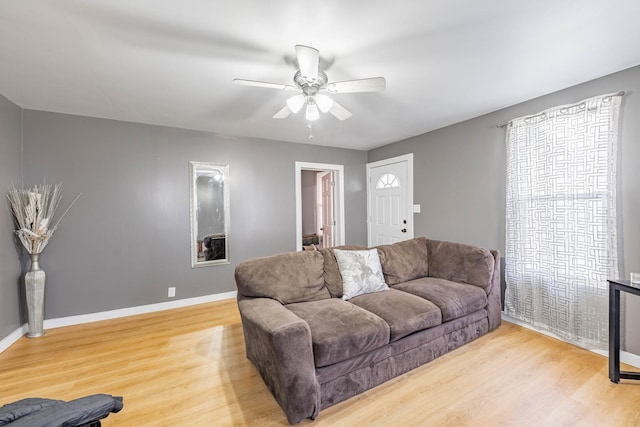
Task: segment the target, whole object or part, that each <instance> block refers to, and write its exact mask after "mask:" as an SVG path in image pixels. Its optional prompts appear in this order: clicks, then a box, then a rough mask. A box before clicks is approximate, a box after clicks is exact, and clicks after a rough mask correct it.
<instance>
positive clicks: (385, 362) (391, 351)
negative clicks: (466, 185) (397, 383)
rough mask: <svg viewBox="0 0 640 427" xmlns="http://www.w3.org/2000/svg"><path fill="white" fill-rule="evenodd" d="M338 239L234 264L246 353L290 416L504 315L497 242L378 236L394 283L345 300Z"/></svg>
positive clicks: (309, 413)
mask: <svg viewBox="0 0 640 427" xmlns="http://www.w3.org/2000/svg"><path fill="white" fill-rule="evenodd" d="M334 249H335V248H330V249H323V250H321V251H304V252H292V253H284V254H279V255H275V256H270V257H265V258H256V259H251V260H247V261H244V262H242V263H240V264H238V266H237V267H236V272H235V277H236V284H237V287H238V307H239V310H240V315H241V318H242V327H243V331H244V337H245V344H246V351H247V357H248V358H249V360H251V361H252V362H253V363H254V364H255V366H256V367H257V368H258V370H259V372H260V374H261V375H262V378H263V379H264V381H265V383H266V384H267V386H268V387H269V389H270V390H271V393H272V394H273V396H274V397H275V399H276V401H277V402H278V404H279V405H280V406H281V407H282V409H283V411H284V412H285V414H286V416H287V419H288V421H289V422H290V423H291V424H295V423H297V422H299V421H301V420H303V419H305V418H312V419H315V417H316V416H317V415H318V413H319V412H320V411H321V410H322V409H325V408H327V407H329V406H332V405H334V404H336V403H338V402H341V401H343V400H345V399H348V398H350V397H352V396H354V395H357V394H358V393H362V392H363V391H365V390H368V389H370V388H372V387H375V386H377V385H379V384H381V383H383V382H385V381H387V380H389V379H391V378H394V377H396V376H398V375H401V374H403V373H405V372H407V371H409V370H411V369H414V368H416V367H418V366H420V365H423V364H425V363H427V362H429V361H431V360H433V359H435V358H437V357H439V356H441V355H443V354H445V353H447V352H449V351H451V350H453V349H455V348H457V347H459V346H461V345H463V344H465V343H467V342H469V341H472V340H473V339H475V338H477V337H479V336H481V335H484V334H486V333H488V332H490V331H492V330H494V329H495V328H497V327H498V326H499V325H500V322H501V318H500V310H501V303H500V256H499V253H498V252H497V251H489V250H487V249H483V248H479V247H475V246H470V245H465V244H460V243H453V242H444V241H437V240H429V239H426V238H416V239H412V240H408V241H404V242H399V243H395V244H392V245H383V246H378V247H377V248H376V249H377V253H378V256H379V259H380V265H381V266H382V272H383V274H384V280H385V282H386V283H387V284H388V285H389V289H388V290H383V291H380V292H373V293H367V294H364V295H360V296H356V297H354V298H352V299H350V300H348V301H345V300H343V299H341V297H342V291H343V284H342V276H341V274H340V270H339V268H338V263H337V261H336V257H335V253H334ZM339 249H343V250H363V249H366V248H363V247H360V246H344V247H341V248H339Z"/></svg>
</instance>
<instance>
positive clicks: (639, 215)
mask: <svg viewBox="0 0 640 427" xmlns="http://www.w3.org/2000/svg"><path fill="white" fill-rule="evenodd" d="M523 84H525V83H523ZM619 90H624V91H626V92H627V94H628V96H625V97H624V98H623V104H622V105H623V107H622V116H621V134H620V138H621V144H620V147H619V151H618V157H619V165H618V174H619V175H618V176H619V187H618V199H619V205H620V208H621V209H620V212H619V218H620V219H621V221H620V230H621V231H620V233H619V239H620V252H619V256H620V258H621V260H622V264H623V270H622V273H623V274H624V277H628V274H629V272H630V271H640V166H639V165H640V120H638V117H640V67H634V68H631V69H628V70H625V71H622V72H619V73H616V74H612V75H610V76H606V77H603V78H600V79H597V80H593V81H591V82H587V83H584V84H581V85H578V86H574V87H571V88H568V89H565V90H562V91H559V92H555V93H552V94H549V95H546V96H543V97H540V98H536V99H533V100H530V101H527V102H524V103H522V104H518V105H515V106H512V107H509V108H505V109H502V110H499V111H496V112H494V113H491V114H487V115H484V116H481V117H477V118H475V119H471V120H468V121H465V122H463V123H459V124H456V125H453V126H449V127H446V128H443V129H439V130H436V131H433V132H429V133H427V134H424V135H420V136H417V137H414V138H411V139H407V140H404V141H400V142H397V143H394V144H391V145H388V146H385V147H381V148H378V149H375V150H372V151H370V152H369V155H368V161H369V162H373V161H377V160H381V159H385V158H388V157H393V156H398V155H401V154H407V153H414V182H415V185H414V203H420V204H421V205H422V213H420V214H415V215H414V219H415V235H416V236H428V237H430V238H435V239H444V240H455V241H461V242H467V243H472V244H477V245H481V246H484V247H488V248H497V249H500V251H501V252H503V253H504V246H505V213H504V212H505V186H506V183H505V170H506V166H505V156H506V152H505V130H504V129H503V128H496V125H497V124H502V123H506V122H507V121H509V120H511V119H513V118H515V117H519V116H523V115H527V114H533V113H536V112H539V111H541V110H544V109H546V108H549V107H553V106H556V105H562V104H568V103H573V102H576V101H580V100H582V99H585V98H588V97H591V96H595V95H600V94H605V93H611V92H617V91H619ZM625 307H626V311H625V312H626V324H628V325H637V324H640V298H635V297H629V298H627V301H626V305H625ZM626 348H627V350H628V351H630V352H632V353H634V354H640V330H638V329H637V328H635V327H629V328H628V329H627V333H626Z"/></svg>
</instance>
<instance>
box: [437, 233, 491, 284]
mask: <svg viewBox="0 0 640 427" xmlns="http://www.w3.org/2000/svg"><path fill="white" fill-rule="evenodd" d="M427 249H428V250H429V276H431V277H438V278H440V279H446V280H450V281H452V282H461V283H469V284H471V285H476V286H480V287H481V288H483V289H484V290H485V291H488V289H489V287H490V286H491V279H492V278H493V270H494V267H495V259H494V257H493V254H492V253H491V251H489V250H488V249H484V248H480V247H478V246H472V245H466V244H463V243H454V242H445V241H441V240H427Z"/></svg>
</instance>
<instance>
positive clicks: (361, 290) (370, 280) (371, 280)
mask: <svg viewBox="0 0 640 427" xmlns="http://www.w3.org/2000/svg"><path fill="white" fill-rule="evenodd" d="M333 253H334V254H335V255H336V261H338V269H339V270H340V274H341V275H342V299H343V300H348V299H351V298H353V297H357V296H358V295H363V294H368V293H370V292H379V291H385V290H387V289H389V286H387V284H386V283H385V282H384V276H383V274H382V267H381V266H380V258H378V250H377V249H370V250H365V251H343V250H340V249H334V250H333Z"/></svg>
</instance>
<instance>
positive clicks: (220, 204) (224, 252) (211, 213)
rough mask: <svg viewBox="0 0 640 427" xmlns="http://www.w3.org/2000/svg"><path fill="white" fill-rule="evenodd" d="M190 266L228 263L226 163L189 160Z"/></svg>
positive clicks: (227, 170) (227, 172)
mask: <svg viewBox="0 0 640 427" xmlns="http://www.w3.org/2000/svg"><path fill="white" fill-rule="evenodd" d="M189 177H190V193H191V267H207V266H210V265H217V264H228V263H229V218H230V217H229V186H228V178H229V165H220V164H215V163H203V162H189Z"/></svg>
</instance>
